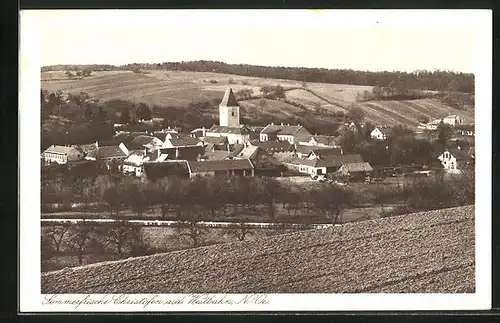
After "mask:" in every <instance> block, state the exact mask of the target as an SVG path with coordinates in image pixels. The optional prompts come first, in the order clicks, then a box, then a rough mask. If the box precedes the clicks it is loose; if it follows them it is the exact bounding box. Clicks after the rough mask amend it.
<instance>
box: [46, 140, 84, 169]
mask: <svg viewBox="0 0 500 323" xmlns="http://www.w3.org/2000/svg"><path fill="white" fill-rule="evenodd" d="M42 158H43V160H44V163H45V164H46V165H49V164H52V163H57V164H66V163H68V162H69V161H77V160H81V159H83V158H84V153H83V151H81V150H79V149H76V148H75V147H67V146H56V145H52V146H50V147H49V148H47V149H45V151H44V152H43V153H42Z"/></svg>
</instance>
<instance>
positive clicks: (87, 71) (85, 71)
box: [82, 68, 92, 77]
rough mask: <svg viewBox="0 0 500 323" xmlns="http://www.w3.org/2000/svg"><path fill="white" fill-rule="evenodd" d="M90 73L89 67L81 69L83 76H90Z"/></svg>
mask: <svg viewBox="0 0 500 323" xmlns="http://www.w3.org/2000/svg"><path fill="white" fill-rule="evenodd" d="M91 74H92V70H91V69H89V68H85V69H83V70H82V75H83V77H88V76H90V75H91Z"/></svg>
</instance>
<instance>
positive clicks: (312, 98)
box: [41, 70, 474, 127]
mask: <svg viewBox="0 0 500 323" xmlns="http://www.w3.org/2000/svg"><path fill="white" fill-rule="evenodd" d="M145 73H146V74H142V73H133V72H130V71H108V72H93V74H92V76H90V77H86V78H79V79H73V80H68V79H65V76H64V72H63V71H56V72H44V73H42V81H41V86H42V88H43V89H47V90H49V91H57V90H62V91H63V92H67V93H79V92H81V91H83V92H87V93H89V94H90V95H91V96H94V97H96V98H98V99H100V100H102V101H106V100H111V99H124V100H130V101H134V102H145V103H147V104H151V105H153V104H157V105H163V106H169V105H171V106H187V105H188V104H189V103H193V102H201V101H206V100H212V99H221V98H222V96H223V93H224V91H225V89H226V88H227V87H228V86H231V87H232V88H233V89H234V90H235V91H238V90H240V89H243V88H249V89H252V90H253V91H254V94H255V95H260V94H261V93H260V91H259V89H260V87H261V86H264V85H277V84H280V85H281V86H283V87H285V88H292V87H300V86H301V82H297V81H292V80H280V79H267V78H256V77H245V76H238V75H228V74H218V73H201V72H184V71H158V70H154V71H145ZM307 88H308V89H309V90H311V91H312V92H313V93H310V92H307V91H305V90H301V89H296V90H291V91H287V93H286V96H287V98H288V99H289V100H293V101H296V102H299V103H302V104H303V105H305V106H307V107H308V108H311V109H313V108H314V107H315V106H316V105H317V104H318V103H319V104H320V105H321V107H322V108H326V109H327V110H330V111H344V112H347V111H348V109H349V105H350V104H352V103H355V99H356V95H357V94H358V93H361V92H363V91H371V89H372V87H371V86H358V85H347V84H325V83H307ZM267 101H268V102H267V105H266V109H263V111H261V110H260V109H257V112H255V113H263V114H269V115H274V116H278V117H283V118H286V117H291V116H297V113H298V112H300V111H301V109H298V108H296V107H294V106H292V105H289V104H286V103H283V102H278V101H274V100H267ZM257 103H258V102H257V100H253V101H244V102H242V105H244V106H246V107H252V106H256V105H258V104H257ZM361 107H362V108H363V109H364V111H365V114H366V119H367V121H370V122H372V123H375V124H398V123H399V124H405V125H407V126H410V127H415V126H416V125H418V123H419V119H420V118H422V117H428V118H430V119H435V118H443V117H445V116H447V115H448V114H451V113H453V114H457V115H460V116H461V117H462V119H463V120H464V121H465V122H466V123H470V122H473V120H474V111H473V110H471V109H469V110H456V109H453V108H451V107H449V106H446V105H444V104H442V103H441V102H439V101H437V100H432V99H421V100H411V101H372V102H366V103H363V104H361ZM251 113H253V112H250V114H251Z"/></svg>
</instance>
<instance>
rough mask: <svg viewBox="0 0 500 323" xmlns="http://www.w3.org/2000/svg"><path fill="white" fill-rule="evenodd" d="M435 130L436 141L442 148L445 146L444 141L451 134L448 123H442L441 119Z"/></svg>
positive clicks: (446, 140) (445, 141)
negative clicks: (436, 132)
mask: <svg viewBox="0 0 500 323" xmlns="http://www.w3.org/2000/svg"><path fill="white" fill-rule="evenodd" d="M437 131H438V138H437V142H438V143H439V145H441V147H442V148H445V147H446V143H447V142H448V140H449V139H450V136H451V128H450V126H449V125H448V124H446V123H444V122H443V121H442V120H441V123H440V124H439V125H438V127H437Z"/></svg>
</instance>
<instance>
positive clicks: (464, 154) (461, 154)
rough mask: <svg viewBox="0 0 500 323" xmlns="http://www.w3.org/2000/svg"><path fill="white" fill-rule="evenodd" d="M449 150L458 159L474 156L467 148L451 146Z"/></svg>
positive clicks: (468, 158)
mask: <svg viewBox="0 0 500 323" xmlns="http://www.w3.org/2000/svg"><path fill="white" fill-rule="evenodd" d="M446 150H447V151H449V152H450V153H451V154H452V155H453V157H455V158H456V159H457V160H471V159H472V156H471V155H470V154H469V153H468V152H467V151H465V150H462V149H458V148H450V149H446Z"/></svg>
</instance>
